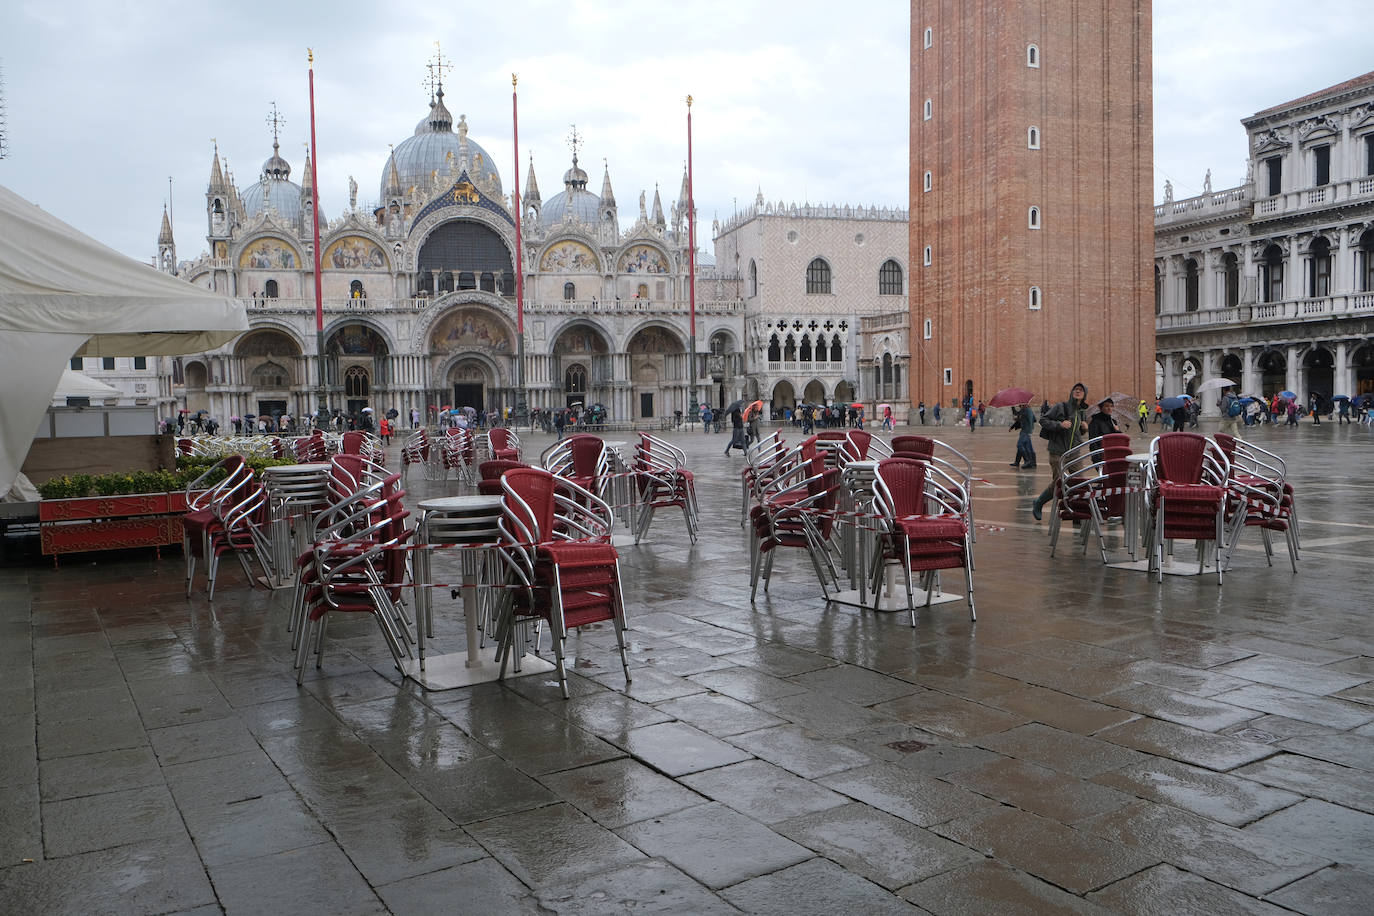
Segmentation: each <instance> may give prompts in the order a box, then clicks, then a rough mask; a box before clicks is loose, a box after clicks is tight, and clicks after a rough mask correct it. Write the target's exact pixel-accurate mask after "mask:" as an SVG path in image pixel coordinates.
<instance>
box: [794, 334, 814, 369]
mask: <svg viewBox="0 0 1374 916" xmlns="http://www.w3.org/2000/svg"><path fill="white" fill-rule="evenodd" d="M797 359H799V360H801V361H802V362H804V363H809V362H811V338H810V337H803V338H802V340H801V349H800V350H799V351H798V352H797Z"/></svg>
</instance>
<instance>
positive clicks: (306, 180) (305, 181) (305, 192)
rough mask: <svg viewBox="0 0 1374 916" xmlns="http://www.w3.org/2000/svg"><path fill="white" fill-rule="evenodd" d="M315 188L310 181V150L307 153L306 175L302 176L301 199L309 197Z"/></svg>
mask: <svg viewBox="0 0 1374 916" xmlns="http://www.w3.org/2000/svg"><path fill="white" fill-rule="evenodd" d="M312 187H313V185H312V184H311V181H310V150H309V149H307V150H306V151H305V174H304V175H302V176H301V197H309V196H310V189H311V188H312Z"/></svg>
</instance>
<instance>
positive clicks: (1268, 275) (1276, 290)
mask: <svg viewBox="0 0 1374 916" xmlns="http://www.w3.org/2000/svg"><path fill="white" fill-rule="evenodd" d="M1260 286H1261V296H1262V297H1263V300H1264V301H1265V302H1282V301H1283V249H1282V248H1280V247H1279V246H1278V245H1270V246H1269V247H1268V248H1266V249H1264V261H1263V263H1261V264H1260Z"/></svg>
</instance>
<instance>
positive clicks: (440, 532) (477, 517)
mask: <svg viewBox="0 0 1374 916" xmlns="http://www.w3.org/2000/svg"><path fill="white" fill-rule="evenodd" d="M418 508H419V510H420V520H419V523H418V525H417V532H416V536H417V537H418V538H419V549H417V550H416V551H415V556H414V562H413V564H412V566H413V568H412V575H413V584H414V587H415V649H416V658H415V659H414V660H413V661H407V662H405V664H404V665H403V666H402V667H403V670H404V671H405V674H406V676H408V677H411V678H413V679H414V680H416V681H418V682H419V683H420V685H421V686H423V687H425V688H426V689H428V690H450V689H453V688H457V687H469V686H471V685H473V684H482V683H486V682H488V681H494V680H496V679H497V678H499V677H500V674H501V669H500V666H499V665H497V664H496V662H495V661H494V660H484V659H483V658H482V650H481V642H480V638H479V634H478V619H479V618H480V617H481V616H482V611H483V607H484V601H490V600H491V596H490V594H486V595H483V594H482V593H481V592H482V587H483V586H485V585H488V584H492V582H493V580H494V576H493V575H492V574H491V572H490V570H491V565H492V561H493V559H494V552H495V548H496V547H497V544H498V542H499V540H500V529H499V528H498V527H497V522H498V521H500V518H501V497H500V496H444V497H436V498H434V499H426V500H423V501H421V502H420V503H419V507H418ZM447 545H453V546H454V547H456V549H457V553H458V559H459V564H460V569H461V573H462V585H461V588H460V591H461V592H462V597H463V617H464V625H465V628H466V631H467V633H466V635H467V651H466V652H465V653H449V654H446V655H435V656H431V657H429V658H426V657H425V638H426V637H429V638H431V639H432V638H433V636H434V604H433V600H434V598H433V592H434V588H433V586H434V577H433V554H434V549H435V548H436V547H443V546H447ZM553 668H554V666H553V665H552V664H550V663H549V662H545V661H544V660H543V659H539V658H534V657H530V656H526V657H525V658H522V659H521V660H520V661H519V663H517V665H516V668H515V671H513V672H511V673H510V674H508V676H511V677H518V676H520V675H523V674H535V673H542V672H544V671H552V670H553Z"/></svg>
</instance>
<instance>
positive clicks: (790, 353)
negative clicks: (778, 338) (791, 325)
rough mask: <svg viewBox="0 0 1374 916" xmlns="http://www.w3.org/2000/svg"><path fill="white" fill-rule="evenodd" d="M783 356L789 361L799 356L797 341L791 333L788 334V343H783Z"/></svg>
mask: <svg viewBox="0 0 1374 916" xmlns="http://www.w3.org/2000/svg"><path fill="white" fill-rule="evenodd" d="M782 358H783V359H785V360H787V361H788V362H789V363H790V362H794V361H795V360H796V358H797V342H796V341H795V340H793V339H792V335H791V334H788V335H787V343H786V344H784V345H783V348H782Z"/></svg>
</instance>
